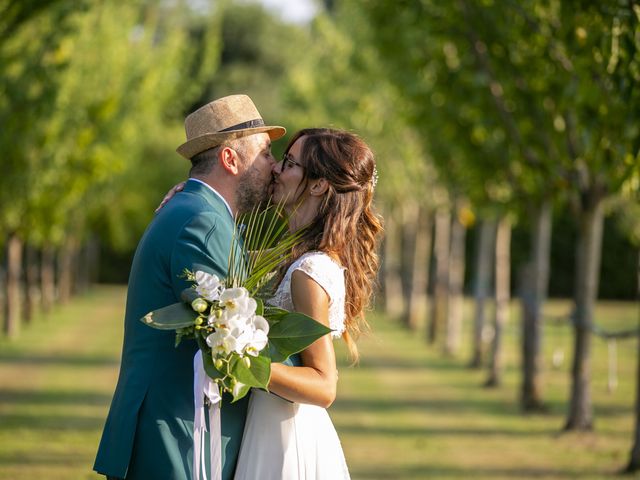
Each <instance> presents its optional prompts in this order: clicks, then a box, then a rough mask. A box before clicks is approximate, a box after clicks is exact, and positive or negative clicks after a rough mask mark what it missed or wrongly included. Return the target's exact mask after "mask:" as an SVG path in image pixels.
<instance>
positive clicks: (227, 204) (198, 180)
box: [189, 177, 233, 218]
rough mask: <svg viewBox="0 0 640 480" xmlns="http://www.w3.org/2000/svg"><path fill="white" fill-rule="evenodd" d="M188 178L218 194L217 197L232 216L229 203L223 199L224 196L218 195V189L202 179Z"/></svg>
mask: <svg viewBox="0 0 640 480" xmlns="http://www.w3.org/2000/svg"><path fill="white" fill-rule="evenodd" d="M189 180H191V181H194V182H198V183H201V184H202V185H204V186H205V187H207V188H208V189H209V190H211V191H212V192H213V193H215V194H216V195H217V196H218V198H220V200H222V203H224V206H225V207H227V211H228V212H229V215H231V218H233V212H232V211H231V207H230V206H229V203H228V202H227V201H226V200H225V198H224V197H223V196H222V195H220V194H219V193H218V191H217V190H216V189H215V188H213V187H212V186H211V185H209V184H208V183H206V182H203V181H202V180H200V179H198V178H193V177H191V178H189Z"/></svg>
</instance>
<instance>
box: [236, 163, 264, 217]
mask: <svg viewBox="0 0 640 480" xmlns="http://www.w3.org/2000/svg"><path fill="white" fill-rule="evenodd" d="M269 183H270V181H269V180H267V181H264V180H262V178H261V176H260V172H258V170H257V169H255V168H253V167H252V168H250V169H249V170H247V171H246V172H245V173H244V174H243V175H242V177H241V178H240V182H239V184H238V193H237V202H238V203H237V207H238V212H240V213H245V212H249V211H251V210H252V209H254V208H255V207H257V206H259V205H261V204H263V203H266V202H267V200H268V199H269Z"/></svg>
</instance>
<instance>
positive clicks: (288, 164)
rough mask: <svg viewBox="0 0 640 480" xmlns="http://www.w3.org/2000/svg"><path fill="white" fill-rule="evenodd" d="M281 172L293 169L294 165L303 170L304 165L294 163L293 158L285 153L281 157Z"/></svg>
mask: <svg viewBox="0 0 640 480" xmlns="http://www.w3.org/2000/svg"><path fill="white" fill-rule="evenodd" d="M281 162H282V171H283V172H284V171H285V170H287V169H289V168H293V167H295V166H296V165H297V166H298V167H300V168H304V165H302V164H301V163H298V162H296V161H295V160H294V159H293V157H292V156H291V155H289V154H288V153H285V154H284V155H283V156H282V160H281Z"/></svg>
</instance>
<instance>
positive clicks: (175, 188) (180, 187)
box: [154, 181, 187, 213]
mask: <svg viewBox="0 0 640 480" xmlns="http://www.w3.org/2000/svg"><path fill="white" fill-rule="evenodd" d="M185 183H187V182H186V181H185V182H180V183H178V184H177V185H174V186H173V187H171V190H169V191H168V192H167V194H166V195H165V196H164V198H163V199H162V201H161V202H160V205H158V208H156V209H155V212H154V213H158V212H159V211H160V209H161V208H162V207H164V206H165V204H166V203H167V202H168V201H169V200H171V199H172V198H173V196H174V195H175V194H176V193H178V192H181V191H182V190H183V189H184V184H185Z"/></svg>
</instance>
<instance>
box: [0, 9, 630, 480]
mask: <svg viewBox="0 0 640 480" xmlns="http://www.w3.org/2000/svg"><path fill="white" fill-rule="evenodd" d="M639 22H640V4H639V3H638V2H637V1H635V0H603V1H600V2H592V1H589V0H562V1H561V0H500V1H499V0H455V1H450V2H440V1H437V0H397V1H391V0H324V1H323V0H262V1H257V0H256V1H249V0H245V1H242V0H210V1H207V0H156V1H153V0H131V1H128V2H119V1H113V0H93V1H90V0H75V1H68V0H50V1H44V0H23V1H12V0H0V152H1V153H0V315H1V318H2V326H3V328H2V332H1V333H0V477H1V478H40V476H43V475H47V476H48V477H49V478H94V477H93V476H92V474H91V472H90V470H91V465H92V461H93V455H94V453H95V448H96V447H97V442H98V439H99V434H100V431H101V428H102V423H103V421H104V417H105V416H106V411H107V408H108V405H109V403H110V399H111V393H112V391H113V388H114V386H115V380H116V378H117V371H118V362H119V355H120V347H121V338H122V325H121V322H122V310H123V307H124V296H125V293H126V282H127V279H128V274H129V266H130V262H131V259H132V256H133V252H134V250H135V247H136V244H137V241H138V240H139V238H140V237H141V235H142V232H143V231H144V229H145V227H146V225H147V224H148V222H149V221H150V220H151V218H152V217H153V212H154V209H155V207H156V206H157V205H158V203H159V202H160V200H161V199H162V197H163V195H164V194H165V193H166V191H167V190H168V189H169V188H170V187H171V186H172V185H174V184H175V183H177V182H179V181H182V180H184V179H185V178H186V176H187V172H188V168H189V163H188V162H187V161H185V160H184V159H182V158H181V157H180V156H179V155H178V154H177V153H175V148H176V147H177V146H178V145H180V144H181V143H182V142H183V141H184V130H183V121H184V117H185V116H186V115H187V114H188V113H189V112H191V111H193V110H195V109H196V108H198V107H199V106H200V105H202V104H204V103H207V102H209V101H211V100H213V99H215V98H218V97H221V96H224V95H229V94H234V93H246V94H248V95H250V96H251V97H252V99H253V100H254V102H255V103H256V105H257V106H258V108H259V110H260V112H261V113H262V116H263V117H264V119H265V121H266V122H267V123H271V124H278V125H284V126H286V127H287V129H288V136H291V135H292V134H293V133H294V132H295V131H296V130H298V129H300V128H305V127H310V126H333V127H338V128H344V129H348V130H351V131H354V132H356V133H358V134H359V135H360V136H362V137H363V138H364V139H365V140H366V141H367V142H368V143H369V144H370V145H371V146H372V148H373V149H374V151H375V153H376V156H377V164H378V171H379V181H378V184H377V187H376V207H377V209H378V211H379V212H380V214H381V215H382V216H383V217H384V222H385V230H386V232H385V238H384V242H383V245H382V250H381V255H382V259H383V268H382V270H381V272H380V276H379V286H380V288H379V293H378V295H377V297H376V302H375V305H373V306H372V313H371V315H370V319H371V323H372V325H373V333H372V334H371V335H369V336H368V337H367V338H365V339H364V340H363V342H362V353H363V360H362V362H361V365H360V366H359V367H356V368H353V369H350V368H347V366H348V361H347V359H346V358H345V357H344V355H342V359H341V362H342V365H343V366H342V369H341V377H340V378H341V387H340V388H341V389H342V391H341V392H340V394H339V399H338V401H337V402H336V404H335V405H334V406H333V407H332V410H331V411H332V416H333V418H334V420H335V422H336V426H337V428H338V431H339V433H340V434H341V437H342V439H343V444H344V447H345V451H346V453H347V459H348V461H349V463H350V465H351V470H352V476H353V477H354V478H416V479H417V478H469V477H474V478H529V477H532V478H533V477H536V478H538V477H544V478H576V477H581V478H602V477H603V476H607V475H611V474H613V473H615V472H619V471H622V470H627V471H629V472H635V471H637V470H638V469H639V468H640V403H639V402H640V400H639V399H638V398H640V397H639V396H638V393H637V392H640V369H639V368H637V366H638V365H640V363H638V361H639V360H638V359H639V358H640V357H639V355H638V333H639V329H640V308H639V306H638V300H639V293H638V292H639V289H640V201H639V199H640V156H639V151H640V122H639V119H640V90H639V85H640V54H639V51H638V50H639V48H640V23H639ZM285 145H286V141H280V142H276V143H275V144H274V153H275V154H276V156H278V157H279V156H280V155H281V153H282V151H283V149H284V147H285ZM373 307H375V308H373ZM342 353H344V352H342ZM560 432H562V433H563V434H562V435H559V433H560Z"/></svg>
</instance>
